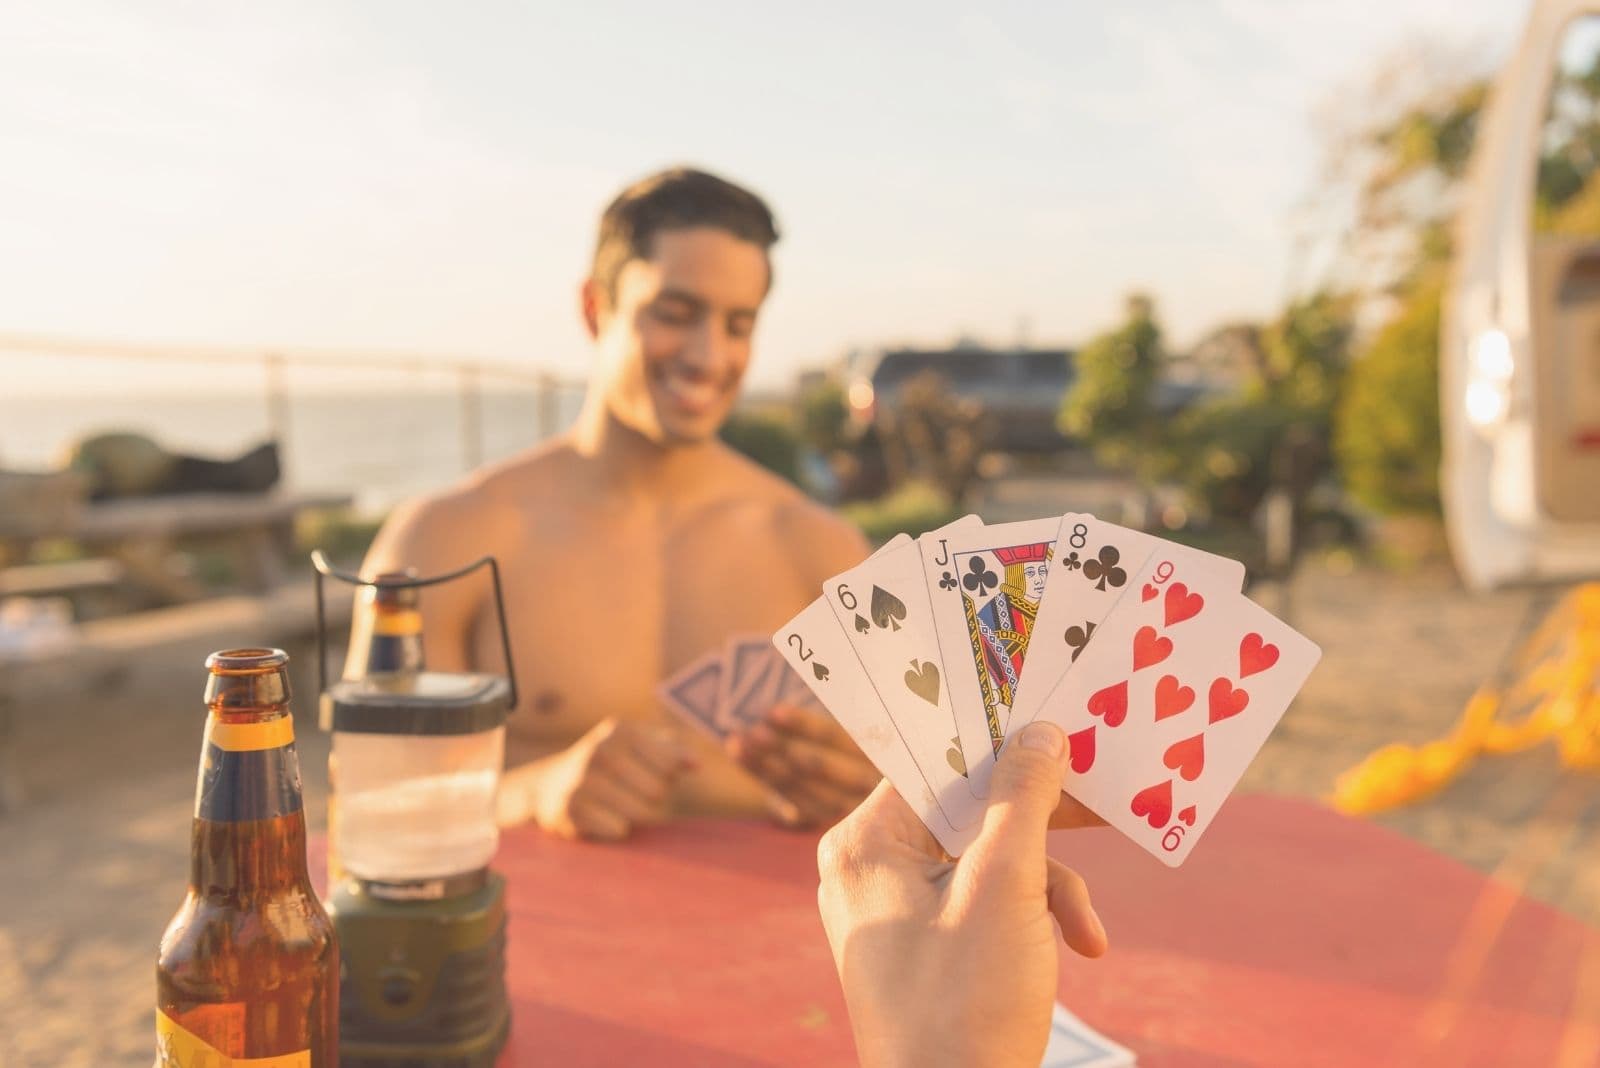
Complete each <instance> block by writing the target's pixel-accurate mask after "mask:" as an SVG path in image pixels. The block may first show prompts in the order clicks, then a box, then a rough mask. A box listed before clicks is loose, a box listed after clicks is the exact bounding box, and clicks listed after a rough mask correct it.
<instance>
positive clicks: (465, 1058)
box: [327, 872, 511, 1068]
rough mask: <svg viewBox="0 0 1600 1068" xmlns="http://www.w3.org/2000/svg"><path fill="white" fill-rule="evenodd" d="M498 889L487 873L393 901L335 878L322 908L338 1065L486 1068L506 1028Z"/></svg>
mask: <svg viewBox="0 0 1600 1068" xmlns="http://www.w3.org/2000/svg"><path fill="white" fill-rule="evenodd" d="M505 885H506V884H505V879H504V878H502V877H501V876H500V875H498V874H496V873H494V872H489V873H488V878H487V879H486V880H484V881H483V883H482V885H481V886H480V887H479V888H478V889H476V890H473V891H471V892H469V893H465V894H460V895H457V896H451V897H443V898H438V899H435V900H413V901H405V900H398V901H397V900H392V899H389V898H387V897H379V896H377V895H376V894H374V893H371V892H369V891H370V890H371V887H369V886H367V885H364V884H362V883H361V882H359V881H358V880H355V879H349V878H347V879H344V880H342V881H341V882H340V883H339V885H338V886H337V887H336V888H335V890H334V892H333V894H332V895H331V896H330V898H329V900H328V902H327V908H328V912H329V914H330V915H331V916H332V917H333V924H334V929H335V930H336V931H337V932H338V934H339V957H340V966H339V977H340V982H339V1061H340V1063H341V1064H342V1065H344V1066H345V1068H492V1066H493V1064H494V1062H495V1059H496V1058H497V1057H498V1056H499V1054H500V1051H501V1049H502V1048H503V1047H504V1046H505V1043H506V1038H507V1036H508V1035H509V1033H510V1028H511V1010H510V1005H509V1003H508V1002H507V999H506V981H505V971H506V954H505V947H506V910H505Z"/></svg>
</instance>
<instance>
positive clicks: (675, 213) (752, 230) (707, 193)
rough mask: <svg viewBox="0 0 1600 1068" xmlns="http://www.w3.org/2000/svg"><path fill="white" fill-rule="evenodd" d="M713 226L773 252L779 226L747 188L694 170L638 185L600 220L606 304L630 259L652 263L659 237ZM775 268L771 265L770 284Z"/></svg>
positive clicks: (596, 272)
mask: <svg viewBox="0 0 1600 1068" xmlns="http://www.w3.org/2000/svg"><path fill="white" fill-rule="evenodd" d="M696 226H709V227H714V228H715V229H718V230H725V231H727V232H728V233H730V234H732V235H733V236H734V237H737V238H739V239H740V240H741V241H748V242H750V243H751V244H752V245H759V246H760V247H761V250H762V251H763V252H766V251H768V250H769V249H771V248H772V246H773V245H774V244H776V243H777V241H778V227H777V224H776V223H775V222H774V221H773V219H772V211H771V209H770V208H768V207H767V205H766V203H765V202H764V201H763V200H762V199H761V198H760V197H758V196H756V195H755V194H754V193H752V192H750V190H748V189H744V188H742V187H740V186H737V185H734V184H733V183H732V182H729V181H727V180H725V179H722V178H718V177H717V176H716V175H714V174H707V173H706V172H705V171H697V170H694V169H693V168H690V167H673V168H671V169H670V170H665V171H661V172H660V173H658V174H652V175H650V176H649V177H648V178H641V179H639V180H638V181H637V182H634V183H633V184H632V185H630V186H628V188H626V189H624V190H623V191H622V192H621V193H618V194H617V198H616V199H615V200H613V201H612V202H611V203H610V205H608V206H607V207H606V210H605V213H604V214H603V215H601V216H600V237H599V240H598V241H596V242H595V246H594V265H593V267H592V268H591V273H592V277H593V278H594V280H595V282H596V283H597V284H598V285H599V286H600V289H601V291H602V292H604V293H605V295H606V299H607V300H615V299H616V296H617V276H618V275H619V274H621V273H622V265H623V264H625V263H627V262H628V261H629V260H634V259H639V260H647V259H649V258H650V256H651V254H652V252H653V251H654V244H655V239H656V235H657V234H659V233H662V232H663V231H666V230H686V229H689V228H691V227H696ZM771 284H772V264H771V261H770V260H769V261H768V263H767V285H768V286H769V287H770V286H771Z"/></svg>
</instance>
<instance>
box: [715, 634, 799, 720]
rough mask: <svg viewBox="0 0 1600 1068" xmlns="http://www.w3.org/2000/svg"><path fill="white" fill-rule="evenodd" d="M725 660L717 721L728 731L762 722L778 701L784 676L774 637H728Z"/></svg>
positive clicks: (724, 647)
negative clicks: (773, 640) (774, 645)
mask: <svg viewBox="0 0 1600 1068" xmlns="http://www.w3.org/2000/svg"><path fill="white" fill-rule="evenodd" d="M722 663H723V670H722V678H721V689H720V692H719V693H718V696H717V719H718V722H719V723H721V725H722V727H723V728H724V729H725V730H729V731H733V730H739V729H741V728H744V727H749V726H751V725H752V724H755V723H757V722H759V721H760V720H761V719H762V718H763V717H764V716H766V714H767V712H768V710H769V709H771V708H772V706H773V704H774V703H775V702H776V700H777V694H778V683H779V680H780V679H781V678H782V676H781V674H780V672H781V670H782V668H783V665H782V664H781V663H780V662H779V660H778V658H777V657H776V656H774V655H773V652H772V640H771V639H770V638H768V637H766V636H764V635H737V636H735V637H732V638H729V639H728V642H727V644H726V645H724V646H723V652H722Z"/></svg>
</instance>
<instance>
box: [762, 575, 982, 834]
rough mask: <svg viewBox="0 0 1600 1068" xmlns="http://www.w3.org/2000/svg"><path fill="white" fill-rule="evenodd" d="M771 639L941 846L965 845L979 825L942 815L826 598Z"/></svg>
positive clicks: (813, 603)
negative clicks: (960, 826) (958, 823)
mask: <svg viewBox="0 0 1600 1068" xmlns="http://www.w3.org/2000/svg"><path fill="white" fill-rule="evenodd" d="M772 644H773V646H774V647H775V648H776V649H777V650H778V652H779V653H780V654H781V655H782V656H783V658H784V660H785V661H786V662H787V664H788V666H789V667H791V668H793V669H794V672H795V674H796V675H797V676H798V677H799V678H800V679H801V680H802V681H803V682H804V683H805V685H806V686H807V687H808V688H809V689H810V691H811V692H812V693H813V694H815V696H816V698H817V700H819V701H820V702H821V703H822V705H823V707H825V708H827V709H828V711H829V712H830V713H832V715H833V717H834V718H835V719H836V720H838V721H839V724H840V725H841V726H842V727H844V729H845V731H846V733H848V734H849V735H850V737H851V739H853V740H854V741H855V743H856V745H858V746H860V747H861V751H862V752H863V753H865V754H866V757H867V759H868V760H870V761H872V763H873V764H874V765H875V766H876V767H877V769H878V770H879V771H880V772H882V773H883V774H884V776H885V777H886V778H887V779H888V780H889V782H890V783H891V784H892V785H893V786H894V788H895V789H896V790H898V791H899V792H900V796H901V797H903V798H905V800H906V802H907V804H909V805H910V806H911V807H912V808H913V809H914V810H915V811H916V813H917V815H918V816H919V817H921V819H922V822H923V823H924V824H925V825H926V826H927V828H928V830H929V831H930V832H932V834H933V836H934V837H935V838H936V839H938V841H939V844H940V845H941V846H942V847H944V850H945V852H947V853H949V854H951V855H952V856H955V855H958V854H960V853H961V852H962V851H963V850H965V849H966V847H967V846H968V845H969V844H970V843H971V840H972V838H973V836H974V835H975V834H976V833H977V830H978V825H977V824H973V825H972V826H971V827H969V828H967V830H965V831H959V830H957V829H956V828H955V827H954V826H953V825H952V824H951V823H950V821H949V820H948V819H946V818H945V815H944V813H943V812H942V811H941V810H940V808H939V805H938V803H937V802H936V801H935V800H934V796H933V790H932V789H931V788H930V787H929V786H928V783H927V782H926V780H924V779H923V777H922V772H921V771H920V770H919V769H918V768H917V765H916V761H914V760H912V759H911V751H910V750H909V749H907V748H906V744H905V741H904V740H903V739H902V738H901V737H900V733H899V730H898V729H897V728H896V727H895V724H894V721H893V720H891V719H890V718H889V713H888V712H887V711H885V710H884V707H883V702H882V701H880V700H879V699H878V695H877V692H876V691H875V690H874V689H873V688H872V682H871V680H869V679H868V678H867V675H866V671H865V670H864V669H863V668H862V667H861V662H860V660H859V659H858V658H857V657H856V654H855V651H854V650H853V649H851V648H850V643H849V641H848V640H847V639H846V638H845V635H844V631H842V630H840V629H839V623H838V620H836V619H835V618H834V615H833V610H832V609H831V608H830V607H829V606H828V604H827V602H826V601H825V600H824V599H823V598H820V597H819V598H817V599H816V600H815V601H812V602H811V604H810V605H808V606H807V607H806V608H804V609H803V610H802V611H801V612H800V614H799V615H797V616H795V617H794V618H793V619H791V620H790V621H789V622H787V623H785V624H784V625H783V627H782V628H780V629H779V630H778V632H777V633H775V634H774V635H773V636H772Z"/></svg>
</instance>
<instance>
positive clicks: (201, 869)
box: [189, 812, 311, 897]
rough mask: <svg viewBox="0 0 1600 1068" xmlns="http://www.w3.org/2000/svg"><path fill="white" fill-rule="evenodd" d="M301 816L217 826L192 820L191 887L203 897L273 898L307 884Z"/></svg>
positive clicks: (217, 823)
mask: <svg viewBox="0 0 1600 1068" xmlns="http://www.w3.org/2000/svg"><path fill="white" fill-rule="evenodd" d="M310 880H311V876H310V873H309V872H308V871H307V870H306V820H305V813H303V812H294V813H291V814H290V815H287V816H279V817H278V818H277V819H274V820H256V821H251V822H248V823H219V822H216V821H213V820H206V819H200V818H196V819H195V821H194V830H193V832H192V833H191V836H190V852H189V887H190V889H191V890H193V891H194V892H195V893H196V894H199V895H201V896H203V897H233V896H238V897H248V896H254V895H260V894H273V893H278V892H282V891H288V890H292V889H295V888H303V887H305V886H308V885H309V884H310Z"/></svg>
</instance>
